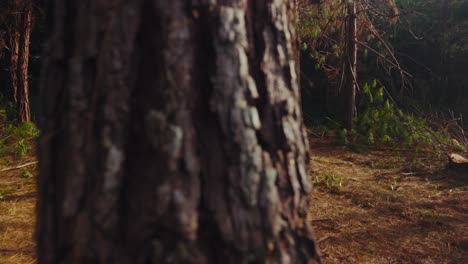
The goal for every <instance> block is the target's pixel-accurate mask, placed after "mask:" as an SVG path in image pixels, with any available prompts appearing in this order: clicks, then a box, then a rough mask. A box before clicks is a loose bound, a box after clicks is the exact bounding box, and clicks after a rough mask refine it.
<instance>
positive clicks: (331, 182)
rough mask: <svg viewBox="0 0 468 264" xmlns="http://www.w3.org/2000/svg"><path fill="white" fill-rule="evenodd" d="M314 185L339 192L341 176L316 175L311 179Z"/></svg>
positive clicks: (341, 185)
mask: <svg viewBox="0 0 468 264" xmlns="http://www.w3.org/2000/svg"><path fill="white" fill-rule="evenodd" d="M312 184H313V185H314V186H318V187H323V188H326V189H327V190H329V191H331V192H339V191H341V190H342V189H343V178H342V177H338V176H336V175H333V174H328V173H327V174H323V175H321V176H316V177H315V178H314V179H313V180H312Z"/></svg>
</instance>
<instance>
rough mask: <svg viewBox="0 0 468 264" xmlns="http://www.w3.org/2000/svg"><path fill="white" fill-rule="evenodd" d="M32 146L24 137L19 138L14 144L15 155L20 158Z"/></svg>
mask: <svg viewBox="0 0 468 264" xmlns="http://www.w3.org/2000/svg"><path fill="white" fill-rule="evenodd" d="M31 149H32V147H31V145H29V144H28V143H27V142H26V141H25V140H24V139H21V140H20V141H18V142H17V143H16V144H15V151H16V155H17V156H18V157H20V158H22V157H24V156H25V155H26V153H28V151H29V150H31Z"/></svg>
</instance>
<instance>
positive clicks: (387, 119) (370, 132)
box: [335, 80, 467, 152]
mask: <svg viewBox="0 0 468 264" xmlns="http://www.w3.org/2000/svg"><path fill="white" fill-rule="evenodd" d="M384 92H385V88H384V87H382V86H378V85H377V81H375V80H374V81H373V82H372V83H370V84H369V83H366V84H364V86H363V87H362V90H361V93H360V98H359V100H358V102H357V112H358V116H357V117H356V118H355V119H354V121H353V127H354V128H353V129H352V130H351V131H347V130H346V129H340V128H336V130H335V131H336V133H335V141H336V143H337V144H340V145H356V144H357V145H369V146H372V145H376V144H386V145H402V144H403V145H406V146H414V145H431V146H437V147H438V148H439V149H444V150H446V149H457V150H459V151H462V152H465V151H466V150H467V146H463V145H462V144H460V142H458V141H457V140H456V139H454V138H453V137H452V136H451V135H450V133H448V132H447V131H444V130H437V129H434V128H433V127H431V126H429V125H428V124H427V121H426V119H424V118H422V117H419V116H417V115H415V114H412V113H406V112H404V111H403V110H401V109H400V108H398V107H397V106H396V105H395V103H394V102H392V101H391V100H390V99H388V98H386V97H385V96H384Z"/></svg>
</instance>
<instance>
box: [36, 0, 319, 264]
mask: <svg viewBox="0 0 468 264" xmlns="http://www.w3.org/2000/svg"><path fill="white" fill-rule="evenodd" d="M51 7H52V9H51V10H50V11H51V12H52V14H53V19H52V22H53V23H52V24H53V25H52V26H53V27H52V28H53V30H52V35H51V38H50V40H49V43H48V48H47V50H46V55H47V56H46V62H45V71H44V75H43V77H44V78H43V84H42V91H41V93H42V113H41V120H40V127H41V132H42V133H41V136H40V139H39V147H38V154H39V160H40V175H39V179H38V192H39V194H38V196H39V199H38V204H37V225H36V238H37V256H38V261H39V263H317V262H319V258H318V254H317V251H316V248H315V243H314V241H313V238H312V234H311V230H310V225H309V223H308V220H307V210H308V209H307V207H308V206H307V196H308V194H309V192H310V191H311V184H310V179H309V176H308V170H307V163H308V161H309V158H308V151H307V138H306V134H305V131H304V127H303V124H302V113H301V109H300V105H299V97H300V95H299V87H298V82H297V72H296V67H295V61H294V50H293V43H294V39H295V32H294V28H293V27H292V26H291V20H290V19H289V18H290V16H289V15H290V14H291V13H292V12H294V11H293V10H294V5H293V3H292V2H291V1H283V0H268V1H267V0H258V1H241V0H223V1H218V2H216V1H204V0H193V1H187V0H171V1H166V0H139V1H125V0H118V1H63V0H55V1H53V5H52V6H51Z"/></svg>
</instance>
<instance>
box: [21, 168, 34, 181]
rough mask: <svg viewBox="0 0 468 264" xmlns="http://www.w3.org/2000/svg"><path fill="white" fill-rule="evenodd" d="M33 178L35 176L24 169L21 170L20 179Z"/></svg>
mask: <svg viewBox="0 0 468 264" xmlns="http://www.w3.org/2000/svg"><path fill="white" fill-rule="evenodd" d="M32 176H33V174H32V173H31V172H30V171H29V170H27V169H24V168H23V169H22V170H21V175H20V177H21V178H22V179H29V178H31V177H32Z"/></svg>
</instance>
